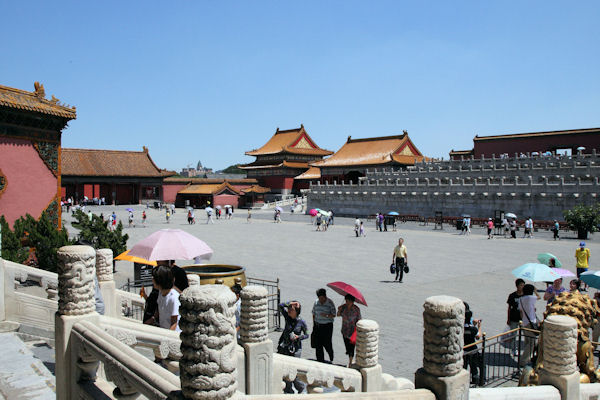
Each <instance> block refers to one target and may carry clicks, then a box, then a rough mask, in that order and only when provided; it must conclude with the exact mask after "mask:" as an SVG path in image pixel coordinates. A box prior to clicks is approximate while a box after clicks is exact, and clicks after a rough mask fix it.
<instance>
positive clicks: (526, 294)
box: [519, 284, 538, 367]
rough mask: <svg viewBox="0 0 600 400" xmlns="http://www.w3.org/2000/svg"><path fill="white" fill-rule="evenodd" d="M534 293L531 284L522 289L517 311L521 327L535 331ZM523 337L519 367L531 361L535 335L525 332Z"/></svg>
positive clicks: (535, 298) (536, 326) (536, 327)
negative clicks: (519, 314) (523, 343)
mask: <svg viewBox="0 0 600 400" xmlns="http://www.w3.org/2000/svg"><path fill="white" fill-rule="evenodd" d="M534 291H535V287H534V286H533V285H531V284H527V285H525V286H524V287H523V296H521V297H520V298H519V310H520V311H521V321H523V327H524V328H527V329H535V330H537V329H538V325H537V316H536V309H535V302H536V301H537V297H536V296H534V294H533V293H534ZM523 336H524V337H525V346H524V347H523V353H522V354H521V360H520V363H519V367H524V366H525V365H527V363H529V361H531V357H532V355H533V350H534V345H535V338H536V334H535V333H533V332H529V331H527V330H526V331H525V332H524V334H523Z"/></svg>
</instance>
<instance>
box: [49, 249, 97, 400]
mask: <svg viewBox="0 0 600 400" xmlns="http://www.w3.org/2000/svg"><path fill="white" fill-rule="evenodd" d="M57 255H58V311H57V312H56V315H55V330H54V336H55V341H56V342H55V343H56V344H55V358H56V398H57V399H59V400H64V399H75V398H79V394H78V385H77V382H78V381H79V380H80V378H82V377H83V378H85V377H87V376H88V375H90V374H91V371H92V370H93V369H94V368H92V367H91V366H90V365H89V363H91V362H92V361H91V360H89V359H85V360H83V362H84V363H86V364H87V365H86V368H85V369H84V371H83V374H82V370H80V369H79V368H78V367H77V364H78V363H79V362H80V360H79V356H78V354H79V349H75V348H73V347H74V345H73V344H72V342H71V340H70V337H71V329H72V327H73V325H74V324H75V323H76V322H78V321H81V320H82V319H88V318H89V319H93V320H94V322H97V319H98V314H97V313H96V300H95V297H94V276H95V275H96V271H95V269H96V267H95V266H96V252H95V251H94V249H93V248H91V247H89V246H64V247H61V248H60V249H58V252H57ZM82 375H85V376H82ZM88 378H89V377H88Z"/></svg>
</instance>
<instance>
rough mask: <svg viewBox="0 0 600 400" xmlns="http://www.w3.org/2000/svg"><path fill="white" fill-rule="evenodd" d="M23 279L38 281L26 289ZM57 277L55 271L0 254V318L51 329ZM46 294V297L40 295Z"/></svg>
mask: <svg viewBox="0 0 600 400" xmlns="http://www.w3.org/2000/svg"><path fill="white" fill-rule="evenodd" d="M25 282H34V283H37V286H29V287H28V288H27V289H28V290H27V292H25V291H21V290H18V286H19V285H20V284H22V283H25ZM57 289H58V277H57V275H56V274H55V273H52V272H47V271H44V270H41V269H38V268H33V267H28V266H26V265H22V264H17V263H14V262H11V261H8V260H4V259H1V258H0V291H1V292H0V302H1V303H0V321H12V322H17V323H20V324H23V325H27V326H31V327H33V328H37V329H41V330H45V331H48V330H54V313H55V312H56V310H57V307H58V306H57V302H56V296H57V293H58V292H57ZM44 292H45V294H46V296H45V297H42V295H43V294H44Z"/></svg>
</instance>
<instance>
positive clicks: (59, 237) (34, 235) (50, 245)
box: [0, 212, 72, 272]
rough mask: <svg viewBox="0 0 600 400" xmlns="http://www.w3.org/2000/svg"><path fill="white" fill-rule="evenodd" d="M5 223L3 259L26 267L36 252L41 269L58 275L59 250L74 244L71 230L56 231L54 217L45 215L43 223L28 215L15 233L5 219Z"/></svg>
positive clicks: (41, 218)
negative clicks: (25, 264) (30, 256)
mask: <svg viewBox="0 0 600 400" xmlns="http://www.w3.org/2000/svg"><path fill="white" fill-rule="evenodd" d="M0 224H2V258H4V259H6V260H9V261H13V262H16V263H19V264H22V263H23V262H25V261H26V260H27V257H28V256H29V249H30V248H34V249H35V255H36V257H37V260H38V268H40V269H44V270H47V271H52V272H56V271H57V269H58V258H57V256H56V252H57V250H58V249H59V248H60V247H62V246H66V245H69V244H72V242H71V241H70V240H69V235H68V234H67V231H66V230H65V229H64V228H62V229H56V227H55V226H54V224H53V223H52V221H51V219H50V216H49V215H48V214H47V213H46V212H44V213H42V216H41V217H40V219H39V220H36V219H35V218H33V217H32V216H31V215H29V214H27V215H26V216H25V217H21V218H19V219H18V220H16V221H15V223H14V225H13V229H12V230H11V229H10V227H9V226H8V224H7V223H6V220H5V218H4V217H3V216H2V217H0Z"/></svg>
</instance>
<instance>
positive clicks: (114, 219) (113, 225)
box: [110, 211, 117, 231]
mask: <svg viewBox="0 0 600 400" xmlns="http://www.w3.org/2000/svg"><path fill="white" fill-rule="evenodd" d="M110 227H111V230H112V231H114V230H115V229H116V227H117V214H115V212H114V211H113V213H112V214H111V215H110Z"/></svg>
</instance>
